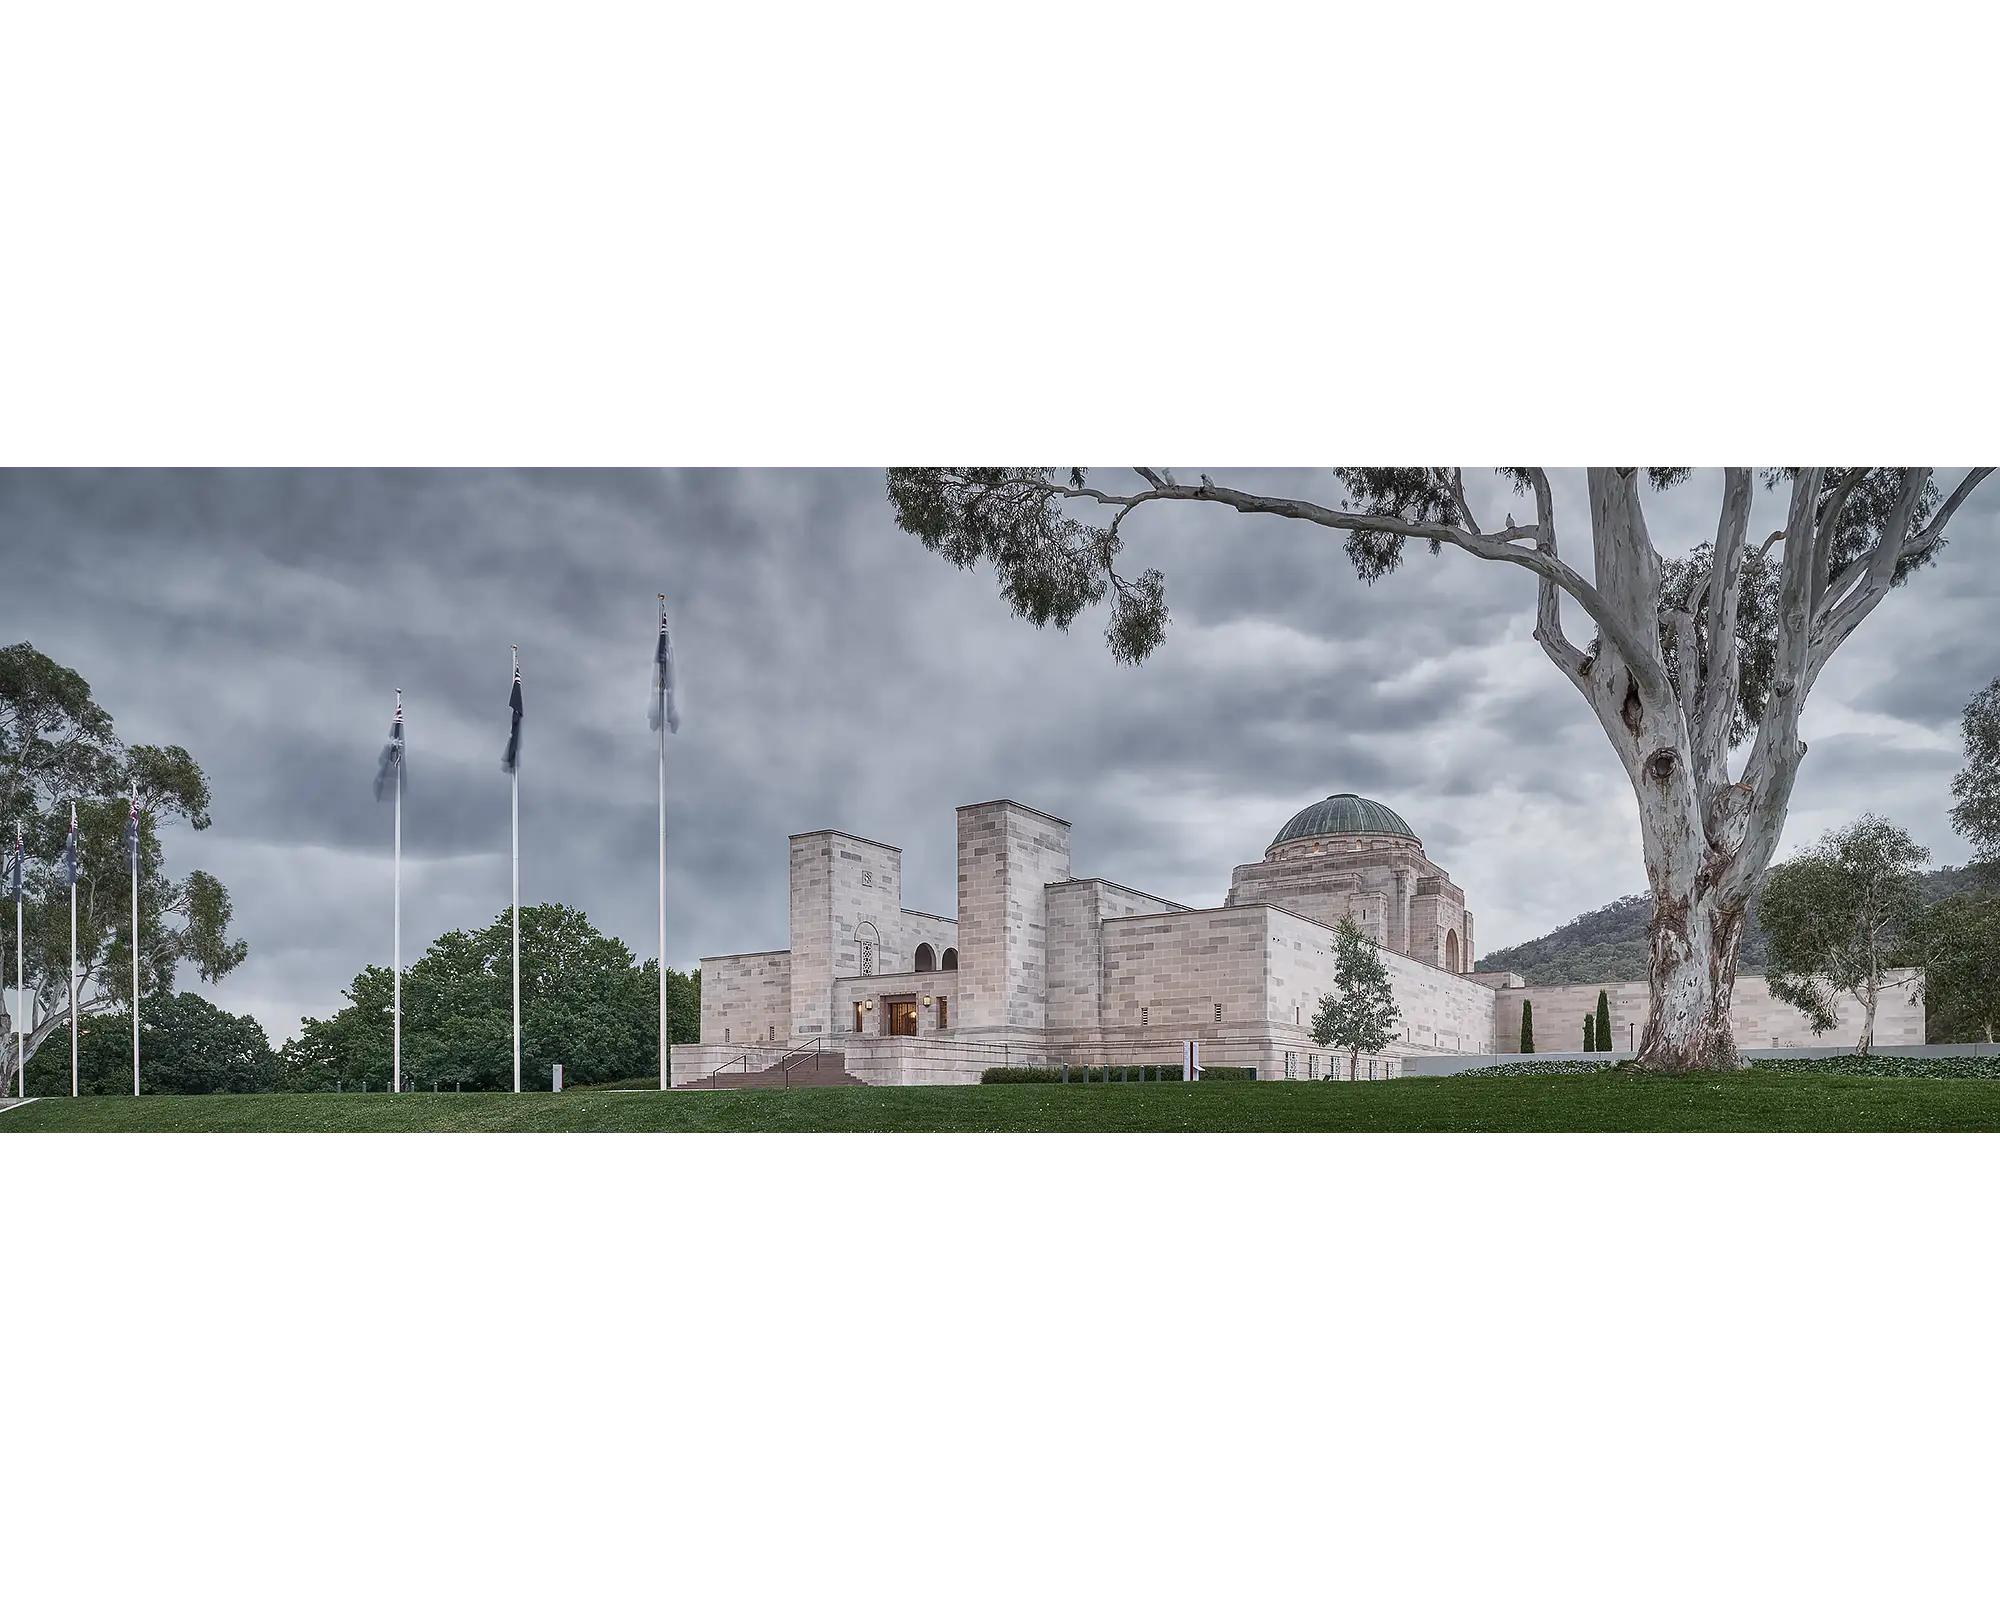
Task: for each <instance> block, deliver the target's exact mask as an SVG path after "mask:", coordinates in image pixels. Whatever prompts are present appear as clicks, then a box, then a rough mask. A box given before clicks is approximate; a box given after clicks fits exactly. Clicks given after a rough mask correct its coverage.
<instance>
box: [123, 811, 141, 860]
mask: <svg viewBox="0 0 2000 1600" xmlns="http://www.w3.org/2000/svg"><path fill="white" fill-rule="evenodd" d="M125 859H126V862H127V864H128V865H129V866H130V867H131V869H132V870H133V871H134V872H137V871H138V870H139V797H138V796H137V795H134V796H133V797H132V814H131V816H129V817H127V818H126V819H125Z"/></svg>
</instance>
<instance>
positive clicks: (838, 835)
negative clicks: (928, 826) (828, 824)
mask: <svg viewBox="0 0 2000 1600" xmlns="http://www.w3.org/2000/svg"><path fill="white" fill-rule="evenodd" d="M820 838H828V839H852V840H853V841H854V842H855V843H856V844H872V845H873V846H874V847H875V848H876V849H877V850H892V851H894V852H895V853H896V854H897V855H901V854H902V853H903V847H902V846H901V845H899V844H884V843H883V842H882V841H881V840H880V839H869V838H865V837H863V836H862V835H861V834H858V833H849V832H847V831H846V830H845V829H843V828H814V829H812V830H811V831H810V832H807V833H789V834H786V835H785V842H786V843H787V844H789V843H790V842H791V841H792V840H794V839H820Z"/></svg>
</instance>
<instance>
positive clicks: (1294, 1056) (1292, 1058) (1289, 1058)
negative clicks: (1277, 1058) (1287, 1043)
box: [1285, 1050, 1299, 1078]
mask: <svg viewBox="0 0 2000 1600" xmlns="http://www.w3.org/2000/svg"><path fill="white" fill-rule="evenodd" d="M1298 1065H1299V1053H1298V1051H1296V1050H1287V1051H1286V1052H1285V1076H1286V1077H1287V1078H1289V1077H1291V1075H1292V1074H1293V1072H1295V1071H1296V1070H1297V1069H1298Z"/></svg>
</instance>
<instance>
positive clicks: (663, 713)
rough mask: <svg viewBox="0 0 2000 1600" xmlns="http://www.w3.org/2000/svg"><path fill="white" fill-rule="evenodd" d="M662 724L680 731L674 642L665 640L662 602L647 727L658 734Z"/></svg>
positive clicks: (665, 624) (654, 651) (654, 652)
mask: <svg viewBox="0 0 2000 1600" xmlns="http://www.w3.org/2000/svg"><path fill="white" fill-rule="evenodd" d="M662 723H664V724H665V725H666V726H667V727H668V728H669V729H671V730H672V731H673V732H675V733H679V732H680V731H681V708H680V695H679V693H678V692H677V689H676V685H675V683H674V642H673V640H672V639H670V638H668V637H667V613H666V607H665V604H664V599H663V601H662V605H661V608H660V637H659V639H658V641H657V642H656V643H655V644H654V645H653V703H652V704H651V705H650V706H648V707H647V708H646V726H647V727H649V728H651V729H652V730H653V731H654V732H655V733H658V732H659V731H660V725H661V724H662Z"/></svg>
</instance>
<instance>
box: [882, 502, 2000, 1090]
mask: <svg viewBox="0 0 2000 1600" xmlns="http://www.w3.org/2000/svg"><path fill="white" fill-rule="evenodd" d="M1132 471H1133V473H1134V478H1133V480H1131V481H1129V482H1120V483H1117V484H1113V485H1111V486H1107V484H1106V482H1105V481H1103V480H1092V479H1091V478H1090V477H1089V476H1088V475H1087V474H1086V473H1085V472H1084V470H1083V469H1082V468H1070V469H1069V470H1068V471H1066V472H1065V471H1062V470H1060V469H1056V468H1048V467H906V468H897V469H895V470H892V471H891V472H890V473H889V475H888V492H889V498H890V501H891V503H892V504H893V506H894V508H895V513H896V519H897V521H898V523H899V524H900V525H901V526H902V527H903V528H904V529H905V530H906V531H908V532H910V533H912V534H914V535H915V536H916V537H917V538H919V539H920V540H922V541H923V543H924V545H925V546H926V547H927V548H929V549H931V550H933V551H936V552H937V553H938V554H939V555H941V556H943V557H945V559H947V560H949V561H951V562H953V563H955V564H957V565H958V566H961V567H970V566H973V565H975V564H977V563H979V562H982V561H983V562H990V563H992V565H993V567H994V568H995V570H996V572H997V573H998V575H999V581H1000V588H1001V593H1002V594H1003V595H1004V596H1005V597H1006V599H1007V600H1008V602H1009V603H1010V604H1011V605H1012V606H1013V608H1014V610H1015V611H1016V612H1017V613H1018V614H1020V615H1021V616H1024V617H1026V618H1028V619H1029V620H1030V621H1032V622H1034V623H1035V624H1037V625H1038V626H1040V625H1045V624H1048V623H1054V624H1055V625H1056V626H1057V627H1061V628H1066V627H1068V626H1069V625H1070V623H1071V622H1073V621H1074V620H1075V619H1076V618H1077V617H1078V616H1079V615H1081V614H1082V612H1083V611H1084V610H1085V608H1087V607H1089V606H1093V605H1096V604H1098V603H1100V602H1104V601H1107V600H1108V601H1109V604H1110V616H1109V620H1108V622H1107V625H1106V629H1105V637H1106V640H1107V642H1108V643H1109V645H1110V648H1111V653H1112V656H1113V657H1114V658H1115V659H1117V660H1118V661H1121V662H1126V663H1136V662H1140V661H1143V660H1145V659H1146V658H1147V657H1148V656H1149V655H1151V654H1152V652H1153V651H1154V650H1156V649H1158V648H1159V647H1160V645H1161V643H1162V641H1163V640H1164V639H1165V637H1166V630H1167V620H1168V615H1167V602H1166V579H1165V577H1164V575H1163V574H1162V573H1161V572H1159V571H1158V570H1157V569H1155V568H1151V567H1147V568H1143V569H1142V570H1141V571H1140V572H1139V573H1138V574H1137V575H1136V576H1134V575H1130V574H1129V573H1128V572H1127V571H1125V570H1123V569H1121V566H1120V560H1121V557H1122V556H1123V554H1124V540H1125V537H1126V534H1127V530H1128V519H1131V518H1132V517H1133V515H1134V514H1135V513H1138V514H1139V515H1140V520H1141V521H1143V516H1144V512H1145V509H1146V508H1147V507H1148V506H1151V505H1153V504H1155V503H1158V502H1162V501H1177V500H1179V501H1194V502H1199V503H1202V504H1207V505H1212V506H1216V507H1218V508H1222V509H1226V510H1230V511H1234V512H1237V513H1239V514H1241V515H1246V516H1259V517H1282V518H1287V519H1291V520H1295V521H1303V522H1309V523H1312V524H1315V525H1317V526H1319V527H1322V528H1325V529H1326V530H1327V531H1328V532H1329V533H1332V534H1336V535H1339V536H1340V538H1341V544H1342V548H1343V550H1344V551H1345V553H1346V556H1347V559H1348V561H1349V563H1350V564H1351V565H1352V567H1353V569H1354V571H1355V572H1356V574H1357V575H1358V576H1359V577H1360V578H1361V579H1362V580H1363V581H1364V582H1365V583H1369V584H1373V583H1376V582H1378V581H1380V580H1382V579H1384V578H1387V577H1388V576H1389V575H1390V574H1392V573H1393V572H1395V571H1396V569H1397V568H1398V567H1399V566H1400V565H1401V564H1402V560H1403V556H1404V553H1405V551H1407V550H1408V549H1409V548H1410V546H1411V545H1412V544H1417V545H1423V546H1426V547H1428V548H1429V549H1430V551H1431V552H1432V553H1433V554H1435V553H1437V552H1438V551H1440V550H1442V549H1443V548H1445V547H1446V546H1450V547H1451V548H1453V549H1455V550H1459V551H1461V552H1463V553H1465V554H1466V555H1470V556H1473V557H1476V558H1477V559H1479V560H1482V561H1494V562H1500V563H1504V564H1506V565H1510V566H1515V567H1520V568H1522V569H1524V570H1525V571H1526V572H1527V573H1528V575H1529V576H1530V577H1531V578H1532V579H1533V581H1534V594H1535V600H1534V605H1535V622H1536V626H1535V638H1536V641H1537V643H1538V644H1539V645H1540V646H1541V649H1542V652H1543V654H1544V655H1545V656H1546V657H1547V658H1548V660H1549V662H1550V663H1551V664H1552V665H1553V667H1554V668H1555V670H1556V671H1557V672H1559V673H1561V674H1562V676H1563V677H1564V679H1565V680H1567V681H1568V682H1569V683H1570V684H1571V685H1572V686H1573V687H1574V688H1575V689H1576V691H1577V692H1578V693H1579V694H1580V695H1581V696H1582V697H1583V699H1584V700H1585V702H1586V703H1587V704H1588V705H1589V706H1590V709H1591V711H1592V713H1593V714H1594V715H1595V716H1596V718H1597V720H1598V724H1599V726H1600V727H1601V728H1602V729H1603V731H1604V735H1605V737H1606V738H1607V740H1609V742H1610V744H1611V746H1612V749H1613V750H1614V751H1615V752H1616V753H1617V756H1618V759H1619V762H1620V764H1621V765H1622V766H1623V767H1624V769H1625V773H1626V777H1627V779H1628V781H1629V782H1630V783H1631V785H1632V790H1633V794H1634V797H1635V800H1636V803H1637V807H1638V812H1639V824H1640V837H1641V840H1642V844H1643V848H1644V854H1645V864H1646V875H1647V879H1648V881H1649V883H1650V885H1651V888H1652V895H1653V914H1652V921H1651V926H1650V930H1649V938H1648V945H1649V950H1648V964H1649V978H1650V984H1651V997H1650V1002H1649V1005H1648V1009H1647V1018H1646V1027H1645V1033H1644V1037H1643V1038H1642V1039H1641V1041H1640V1044H1639V1050H1638V1060H1639V1063H1640V1064H1641V1065H1642V1066H1645V1067H1650V1068H1654V1069H1657V1070H1663V1071H1688V1070H1695V1069H1699V1068H1710V1067H1727V1066H1735V1065H1739V1064H1740V1063H1739V1061H1738V1058H1737V1054H1736V1047H1735V1045H1734V1043H1733V1041H1732V1040H1731V1038H1730V1033H1729V1001H1730V994H1731V991H1732V988H1733V986H1734V983H1735V978H1736V963H1737V956H1738V952H1739V950H1740V947H1741V943H1742V938H1743V931H1744V921H1745V917H1746V915H1747V912H1748V907H1749V904H1750V900H1751V897H1752V894H1753V893H1754V891H1755V890H1756V887H1757V885H1758V882H1759V881H1760V879H1761V878H1762V876H1763V873H1764V870H1765V868H1766V867H1767V866H1768V865H1769V864H1770V860H1771V856H1772V853H1773V851H1774V850H1775V849H1776V848H1777V843H1778V839H1779V836H1780V834H1781V833H1782V831H1783V828H1784V822H1785V813H1786V810H1787V808H1788V807H1789V805H1790V803H1791V795H1792V786H1793V783H1794V781H1795V780H1796V778H1797V775H1798V769H1799V763H1800V761H1801V759H1802V758H1803V757H1804V755H1805V753H1806V751H1805V746H1804V744H1803V743H1802V742H1801V741H1800V739H1799V716H1800V713H1801V711H1802V710H1803V708H1804V706H1805V703H1806V699H1807V697H1808V696H1809V695H1810V694H1811V692H1812V687H1813V684H1814V683H1815V681H1816V680H1817V679H1818V677H1819V675H1820V673H1821V672H1822V671H1824V670H1825V668H1826V665H1827V663H1828V662H1829V661H1830V660H1831V659H1832V658H1833V656H1834V654H1835V652H1836V651H1838V650H1839V648H1840V646H1841V645H1842V644H1844V643H1845V642H1846V641H1847V639H1848V638H1849V637H1851V636H1852V634H1853V633H1854V631H1855V629H1856V628H1858V627H1859V626H1860V625H1861V624H1862V623H1863V622H1864V621H1866V620H1867V618H1868V617H1869V616H1870V615H1871V614H1872V613H1873V612H1874V610H1875V608H1876V607H1877V606H1878V605H1880V604H1881V602H1882V599H1883V597H1884V596H1885V595H1887V594H1888V592H1889V591H1890V590H1891V589H1892V588H1894V587H1896V586H1897V585H1899V584H1901V583H1903V582H1905V581H1906V580H1907V579H1908V578H1909V577H1910V576H1911V575H1912V574H1914V573H1916V572H1917V571H1919V570H1921V569H1922V568H1924V567H1927V566H1929V565H1930V564H1931V562H1932V561H1933V560H1934V559H1935V558H1936V556H1937V554H1938V552H1939V551H1940V550H1941V549H1942V548H1943V547H1944V540H1945V533H1946V529H1947V528H1948V527H1949V525H1950V523H1951V520H1952V517H1953V515H1954V514H1955V513H1956V512H1957V510H1958V509H1959V507H1960V506H1962V505H1963V504H1964V503H1965V501H1966V499H1967V497H1968V496H1969V495H1971V494H1972V493H1973V491H1974V490H1975V489H1977V488H1978V486H1979V484H1980V483H1981V482H1982V481H1983V480H1984V479H1985V477H1986V476H1987V474H1988V472H1989V471H1990V469H1988V468H1983V467H1982V468H1976V469H1974V470H1972V471H1970V472H1967V473H1965V474H1963V475H1962V476H1959V477H1958V478H1957V480H1956V481H1955V482H1954V483H1952V484H1951V485H1949V486H1948V487H1945V486H1941V485H1939V484H1937V483H1935V482H1933V469H1931V468H1928V467H1784V468H1772V469H1766V470H1765V471H1764V472H1763V474H1762V481H1763V482H1764V483H1765V484H1766V485H1767V486H1769V487H1771V488H1773V489H1775V490H1778V491H1780V492H1782V494H1783V496H1784V500H1785V503H1786V509H1785V512H1784V517H1783V523H1782V526H1780V527H1778V528H1776V529H1773V530H1771V531H1769V532H1768V533H1767V534H1766V535H1765V536H1764V537H1762V538H1761V539H1760V538H1758V537H1756V535H1755V533H1754V532H1753V530H1752V528H1751V518H1752V507H1753V500H1754V491H1755V489H1756V486H1757V483H1758V481H1759V473H1758V471H1757V469H1753V468H1748V467H1731V468H1727V469H1725V471H1724V472H1723V474H1722V480H1723V481H1722V492H1721V495H1720V497H1719V501H1718V504H1717V506H1716V524H1715V527H1716V531H1715V535H1714V537H1713V538H1712V539H1710V540H1708V541H1707V542H1706V543H1704V544H1703V545H1702V546H1700V547H1699V548H1697V549H1696V550H1694V551H1693V552H1691V553H1690V554H1688V555H1687V556H1684V557H1678V558H1673V559H1662V557H1661V556H1660V554H1659V552H1658V551H1657V550H1656V549H1655V547H1654V545H1653V541H1652V538H1651V535H1650V534H1649V533H1648V531H1647V527H1646V516H1645V498H1646V492H1647V491H1648V490H1649V489H1650V490H1651V491H1653V492H1656V493H1667V492H1688V491H1686V490H1685V488H1684V485H1685V484H1686V482H1687V480H1688V478H1689V475H1690V469H1688V468H1684V467H1647V468H1639V467H1604V468H1593V469H1591V470H1590V471H1589V473H1588V475H1587V486H1588V501H1589V509H1588V513H1587V524H1588V525H1587V527H1585V528H1583V529H1582V530H1581V531H1582V532H1583V533H1584V534H1587V536H1588V540H1589V546H1590V560H1589V563H1588V568H1589V576H1587V577H1586V576H1585V573H1584V569H1583V567H1582V566H1581V565H1579V564H1578V563H1576V562H1574V561H1572V560H1571V559H1569V558H1567V557H1566V556H1565V553H1564V550H1565V546H1564V540H1565V539H1566V538H1567V539H1569V540H1570V542H1571V544H1572V545H1574V544H1575V543H1576V542H1578V541H1577V539H1576V536H1575V533H1574V531H1573V530H1570V529H1568V528H1566V527H1565V528H1559V527H1558V526H1557V519H1556V514H1555V499H1554V495H1553V493H1552V491H1551V489H1550V485H1549V479H1548V476H1547V473H1546V471H1545V469H1543V468H1539V467H1507V468H1502V469H1500V471H1501V474H1502V476H1503V477H1504V478H1505V479H1506V481H1507V482H1508V484H1509V485H1510V486H1511V487H1512V489H1513V490H1514V491H1515V492H1516V494H1517V495H1519V496H1521V497H1523V498H1524V500H1525V501H1526V505H1527V509H1526V510H1525V513H1524V514H1525V516H1526V519H1527V520H1526V521H1525V522H1517V521H1516V519H1515V518H1514V517H1513V516H1512V515H1509V516H1507V517H1506V518H1505V520H1504V522H1503V524H1502V525H1501V526H1499V527H1488V526H1485V525H1482V523H1481V522H1480V521H1479V520H1478V518H1477V517H1476V516H1475V515H1474V513H1473V510H1472V503H1471V498H1470V497H1469V496H1468V495H1467V493H1466V487H1465V478H1464V469H1461V468H1457V467H1343V468H1336V469H1334V471H1333V477H1334V480H1335V482H1336V484H1337V485H1338V488H1339V491H1340V492H1339V495H1338V497H1337V498H1334V499H1332V500H1331V501H1329V502H1327V503H1321V502H1315V501H1310V500H1303V499H1297V498H1293V497H1289V496H1284V495H1267V494H1258V493H1253V492H1250V491H1247V490H1243V489H1238V488H1234V487H1232V486H1230V485H1228V484H1220V483H1216V482H1215V481H1213V479H1211V478H1210V477H1209V476H1208V475H1207V474H1205V473H1204V474H1200V475H1199V476H1198V477H1197V479H1196V481H1192V482H1182V481H1181V479H1180V478H1179V477H1178V476H1176V475H1175V473H1174V472H1172V471H1170V470H1169V469H1167V468H1163V467H1139V468H1134V469H1132ZM1129 525H1130V527H1132V528H1137V527H1138V526H1139V525H1140V524H1139V523H1138V522H1132V523H1130V524H1129ZM1565 604H1567V605H1569V606H1571V607H1574V608H1575V610H1576V611H1577V612H1580V613H1581V614H1582V617H1583V619H1584V625H1585V626H1586V627H1587V628H1588V629H1589V630H1590V631H1589V636H1588V637H1587V638H1583V639H1581V641H1580V642H1579V641H1578V640H1574V639H1572V637H1571V636H1570V634H1569V633H1568V631H1567V630H1566V627H1565V623H1564V615H1563V612H1564V606H1565Z"/></svg>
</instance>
